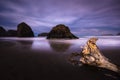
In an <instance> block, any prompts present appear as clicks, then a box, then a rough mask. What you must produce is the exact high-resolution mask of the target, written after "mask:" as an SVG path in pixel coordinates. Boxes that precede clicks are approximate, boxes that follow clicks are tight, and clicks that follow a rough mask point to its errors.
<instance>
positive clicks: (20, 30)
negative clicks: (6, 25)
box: [17, 22, 34, 37]
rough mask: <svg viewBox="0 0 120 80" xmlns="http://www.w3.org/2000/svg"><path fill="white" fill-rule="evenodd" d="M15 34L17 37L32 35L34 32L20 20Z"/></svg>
mask: <svg viewBox="0 0 120 80" xmlns="http://www.w3.org/2000/svg"><path fill="white" fill-rule="evenodd" d="M17 36H18V37H34V33H33V31H32V29H31V28H30V26H29V25H27V24H26V23H24V22H22V23H20V24H18V26H17Z"/></svg>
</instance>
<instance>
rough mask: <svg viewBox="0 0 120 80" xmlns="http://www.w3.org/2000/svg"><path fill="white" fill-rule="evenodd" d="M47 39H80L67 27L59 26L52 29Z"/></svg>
mask: <svg viewBox="0 0 120 80" xmlns="http://www.w3.org/2000/svg"><path fill="white" fill-rule="evenodd" d="M47 39H78V37H76V36H75V35H73V34H72V33H71V32H70V29H69V28H68V27H67V26H65V25H63V24H59V25H56V26H55V27H53V28H52V30H51V31H50V32H49V34H48V36H47Z"/></svg>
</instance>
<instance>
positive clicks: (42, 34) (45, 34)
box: [38, 33, 48, 37]
mask: <svg viewBox="0 0 120 80" xmlns="http://www.w3.org/2000/svg"><path fill="white" fill-rule="evenodd" d="M47 35H48V33H40V34H38V37H39V36H41V37H45V36H47Z"/></svg>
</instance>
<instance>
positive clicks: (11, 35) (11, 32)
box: [7, 30, 17, 37]
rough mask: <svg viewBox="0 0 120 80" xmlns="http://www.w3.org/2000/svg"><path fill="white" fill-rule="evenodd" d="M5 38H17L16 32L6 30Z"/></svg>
mask: <svg viewBox="0 0 120 80" xmlns="http://www.w3.org/2000/svg"><path fill="white" fill-rule="evenodd" d="M7 36H8V37H17V31H16V30H8V31H7Z"/></svg>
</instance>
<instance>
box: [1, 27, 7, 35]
mask: <svg viewBox="0 0 120 80" xmlns="http://www.w3.org/2000/svg"><path fill="white" fill-rule="evenodd" d="M5 36H6V30H5V29H4V28H3V27H1V26H0V37H5Z"/></svg>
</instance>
